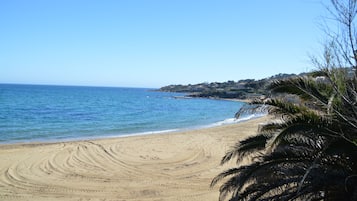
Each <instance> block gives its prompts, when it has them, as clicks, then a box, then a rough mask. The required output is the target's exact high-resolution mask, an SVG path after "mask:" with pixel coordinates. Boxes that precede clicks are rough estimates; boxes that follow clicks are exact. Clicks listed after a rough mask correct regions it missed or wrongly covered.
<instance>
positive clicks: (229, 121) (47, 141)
mask: <svg viewBox="0 0 357 201" xmlns="http://www.w3.org/2000/svg"><path fill="white" fill-rule="evenodd" d="M217 100H224V99H217ZM226 101H234V100H231V99H229V100H226ZM236 101H237V102H240V101H239V100H236ZM262 116H265V114H252V115H251V116H248V117H243V118H241V119H235V118H234V117H232V118H229V119H224V120H222V121H218V122H214V123H211V124H207V125H199V126H191V127H187V128H173V129H167V130H157V131H144V132H138V133H125V134H107V135H105V134H104V135H99V136H82V137H72V138H63V139H35V140H13V141H4V142H0V146H3V145H17V144H19V145H21V144H37V143H38V144H53V143H64V142H76V141H86V140H101V139H112V138H122V137H131V136H145V135H156V134H170V133H176V132H185V131H194V130H200V129H205V128H212V127H217V126H222V125H230V124H237V123H240V122H244V121H249V120H252V119H256V118H260V117H262Z"/></svg>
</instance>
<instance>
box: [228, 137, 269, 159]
mask: <svg viewBox="0 0 357 201" xmlns="http://www.w3.org/2000/svg"><path fill="white" fill-rule="evenodd" d="M270 138H271V135H269V134H259V135H256V136H252V137H249V138H247V139H245V140H242V141H240V142H238V143H237V144H236V145H234V146H233V147H232V148H231V149H230V150H229V151H228V152H227V153H226V154H225V156H224V157H223V158H222V160H221V164H224V163H226V162H228V161H229V160H231V159H232V158H235V157H237V163H239V162H240V161H241V160H242V159H243V158H244V157H246V156H247V155H249V154H251V153H256V152H258V151H261V150H263V149H265V144H266V143H267V141H268V140H269V139H270Z"/></svg>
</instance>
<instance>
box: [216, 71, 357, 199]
mask: <svg viewBox="0 0 357 201" xmlns="http://www.w3.org/2000/svg"><path fill="white" fill-rule="evenodd" d="M347 74H348V71H346V69H341V68H337V69H336V68H335V69H332V68H331V69H324V70H322V71H320V72H319V73H318V75H320V76H321V75H322V76H323V79H322V80H321V79H316V78H315V77H313V76H305V77H296V78H291V79H287V80H278V81H275V82H274V83H272V84H271V86H270V89H271V91H272V92H273V93H284V94H285V96H284V97H287V96H286V95H287V94H289V95H290V96H289V97H290V98H289V99H287V98H271V99H267V100H264V101H256V102H253V103H252V105H257V104H260V105H262V104H263V105H265V106H266V109H267V111H268V113H269V114H270V115H273V116H274V121H271V122H269V123H267V124H265V125H264V126H262V127H261V128H260V130H259V134H258V135H256V136H253V137H250V138H248V139H244V140H241V141H240V142H238V143H237V144H236V145H235V146H234V147H233V148H232V149H231V150H230V151H229V152H227V154H226V155H225V156H224V157H223V159H222V162H221V163H222V164H223V163H226V162H227V161H229V160H231V159H234V158H237V165H238V167H236V168H232V169H229V170H227V171H224V172H222V173H221V174H219V175H218V176H217V177H215V178H214V179H213V181H212V184H211V185H215V184H216V183H217V182H219V181H220V180H222V179H224V178H227V180H226V181H225V183H223V184H222V186H221V188H220V200H223V199H224V198H225V197H227V195H230V196H231V198H230V200H357V90H356V89H357V79H356V77H355V76H352V77H349V76H347ZM320 78H321V77H320ZM291 95H293V96H294V99H293V100H295V101H291V97H292V96H291ZM243 110H244V109H243ZM242 159H248V161H249V163H248V164H243V163H242V161H243V160H242Z"/></svg>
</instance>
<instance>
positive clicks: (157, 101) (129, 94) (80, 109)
mask: <svg viewBox="0 0 357 201" xmlns="http://www.w3.org/2000/svg"><path fill="white" fill-rule="evenodd" d="M182 95H183V94H176V93H164V92H155V91H152V90H150V89H139V88H109V87H72V86H43V85H12V84H0V136H1V137H0V143H16V142H32V141H66V140H72V139H88V138H101V137H109V136H123V135H134V134H148V133H159V132H165V131H174V130H179V129H190V128H197V127H203V126H209V125H217V124H220V123H222V122H227V121H228V120H231V119H232V118H233V117H234V114H235V113H236V112H237V111H238V109H239V108H240V107H241V106H242V104H243V103H240V102H232V101H222V100H208V99H176V98H174V97H175V96H182Z"/></svg>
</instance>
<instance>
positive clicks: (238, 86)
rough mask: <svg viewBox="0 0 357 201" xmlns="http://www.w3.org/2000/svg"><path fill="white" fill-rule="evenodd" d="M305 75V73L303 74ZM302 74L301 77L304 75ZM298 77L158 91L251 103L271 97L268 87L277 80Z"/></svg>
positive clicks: (241, 81) (170, 87)
mask: <svg viewBox="0 0 357 201" xmlns="http://www.w3.org/2000/svg"><path fill="white" fill-rule="evenodd" d="M303 74H304V73H303ZM303 74H300V75H303ZM294 76H297V75H296V74H277V75H274V76H271V77H269V78H265V79H260V80H255V79H244V80H238V81H227V82H211V83H208V82H205V83H199V84H188V85H181V84H176V85H168V86H164V87H161V88H160V89H158V91H162V92H175V93H186V94H187V95H185V97H186V98H209V99H220V100H235V101H240V102H250V101H251V100H254V99H263V98H265V97H266V96H267V95H269V91H268V90H267V86H268V85H269V84H270V83H271V82H272V81H274V80H276V79H285V78H289V77H294Z"/></svg>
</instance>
